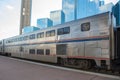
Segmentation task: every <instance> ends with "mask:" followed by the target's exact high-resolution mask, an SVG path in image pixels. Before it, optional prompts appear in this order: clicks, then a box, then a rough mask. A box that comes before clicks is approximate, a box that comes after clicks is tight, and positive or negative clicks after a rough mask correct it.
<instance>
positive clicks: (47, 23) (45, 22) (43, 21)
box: [37, 18, 53, 29]
mask: <svg viewBox="0 0 120 80" xmlns="http://www.w3.org/2000/svg"><path fill="white" fill-rule="evenodd" d="M52 25H53V23H52V20H50V19H49V18H40V19H37V27H39V28H40V29H45V28H47V27H51V26H52Z"/></svg>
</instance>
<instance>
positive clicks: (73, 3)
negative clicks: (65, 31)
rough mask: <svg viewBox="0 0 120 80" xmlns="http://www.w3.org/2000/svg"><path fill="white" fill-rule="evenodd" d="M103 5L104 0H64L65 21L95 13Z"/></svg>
mask: <svg viewBox="0 0 120 80" xmlns="http://www.w3.org/2000/svg"><path fill="white" fill-rule="evenodd" d="M102 5H104V0H62V10H63V12H64V13H65V22H68V21H72V20H76V19H80V18H84V17H87V16H91V15H95V14H97V13H99V6H102Z"/></svg>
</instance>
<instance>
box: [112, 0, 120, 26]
mask: <svg viewBox="0 0 120 80" xmlns="http://www.w3.org/2000/svg"><path fill="white" fill-rule="evenodd" d="M113 14H114V16H115V18H116V25H117V26H120V1H119V2H118V3H117V4H116V5H115V6H114V7H113Z"/></svg>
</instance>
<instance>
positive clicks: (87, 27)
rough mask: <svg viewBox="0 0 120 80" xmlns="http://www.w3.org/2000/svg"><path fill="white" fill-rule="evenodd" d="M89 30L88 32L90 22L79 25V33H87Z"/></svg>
mask: <svg viewBox="0 0 120 80" xmlns="http://www.w3.org/2000/svg"><path fill="white" fill-rule="evenodd" d="M89 30H90V22H86V23H83V24H81V31H89Z"/></svg>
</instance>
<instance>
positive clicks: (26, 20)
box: [20, 0, 32, 34]
mask: <svg viewBox="0 0 120 80" xmlns="http://www.w3.org/2000/svg"><path fill="white" fill-rule="evenodd" d="M31 7H32V0H21V16H20V34H22V29H23V28H24V27H25V26H30V23H31Z"/></svg>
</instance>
